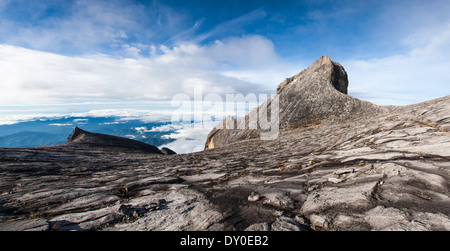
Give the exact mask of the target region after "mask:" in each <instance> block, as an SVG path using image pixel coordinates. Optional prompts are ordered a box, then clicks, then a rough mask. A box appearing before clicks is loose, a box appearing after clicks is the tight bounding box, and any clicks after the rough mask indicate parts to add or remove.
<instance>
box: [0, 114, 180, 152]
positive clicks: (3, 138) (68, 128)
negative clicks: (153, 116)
mask: <svg viewBox="0 0 450 251" xmlns="http://www.w3.org/2000/svg"><path fill="white" fill-rule="evenodd" d="M166 124H167V122H144V121H141V120H138V119H123V118H121V117H79V116H74V117H72V116H65V117H62V118H61V117H60V118H58V117H56V118H52V117H42V118H36V119H33V120H30V121H22V122H18V123H15V124H10V125H0V147H10V148H14V147H40V146H50V145H57V144H62V143H64V142H65V141H66V139H67V135H69V134H70V133H71V132H72V130H73V129H74V127H76V126H78V127H81V128H83V129H85V130H87V131H92V132H98V133H103V134H108V135H115V136H119V137H125V138H130V139H134V140H138V141H141V142H143V143H147V144H151V145H155V146H162V145H165V144H168V143H170V142H173V141H174V139H171V138H168V137H163V136H164V135H169V134H171V133H175V129H173V130H171V129H170V127H167V126H166V127H164V129H165V130H151V129H152V128H158V127H160V126H163V125H166ZM142 129H146V130H142Z"/></svg>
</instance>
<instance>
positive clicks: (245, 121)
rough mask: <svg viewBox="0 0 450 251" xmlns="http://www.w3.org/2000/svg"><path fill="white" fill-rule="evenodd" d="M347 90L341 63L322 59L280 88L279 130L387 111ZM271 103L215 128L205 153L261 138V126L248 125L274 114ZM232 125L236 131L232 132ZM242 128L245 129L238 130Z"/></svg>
mask: <svg viewBox="0 0 450 251" xmlns="http://www.w3.org/2000/svg"><path fill="white" fill-rule="evenodd" d="M347 87H348V77H347V73H346V71H345V69H344V68H343V67H342V66H341V65H340V64H339V63H336V62H333V61H331V59H330V58H329V57H328V56H323V57H321V58H320V59H318V60H317V61H315V62H314V63H313V64H312V65H311V66H309V67H308V68H307V69H305V70H303V71H302V72H300V73H299V74H297V75H295V76H293V77H291V78H288V79H286V80H285V81H283V82H282V83H281V84H280V85H279V86H278V88H277V98H278V103H279V104H278V110H277V112H278V114H279V115H278V120H279V128H278V129H279V130H285V129H292V128H297V127H302V126H308V125H311V124H318V123H321V121H323V120H327V121H334V122H335V123H339V122H341V121H345V120H348V119H349V118H352V119H354V118H357V117H361V116H366V117H370V116H376V115H377V114H379V113H382V112H383V111H385V109H383V108H382V107H378V106H376V105H373V104H371V103H369V102H366V101H362V100H359V99H356V98H353V97H350V96H348V95H347ZM271 102H273V98H272V99H269V100H268V101H267V102H265V103H263V104H262V105H261V106H260V107H258V108H255V109H254V110H252V111H251V112H250V113H249V114H248V115H247V116H246V117H245V118H240V119H233V118H227V119H226V120H225V121H223V122H222V123H220V126H221V128H222V129H217V128H214V129H213V130H212V131H211V132H210V134H209V135H208V138H207V140H206V143H205V149H212V148H218V147H222V146H226V145H227V144H229V143H232V142H237V141H240V140H247V139H253V138H260V136H261V132H262V131H264V130H263V129H266V128H264V127H263V128H260V127H259V124H258V125H257V127H256V126H253V127H252V126H251V122H249V121H252V119H251V118H256V117H258V116H261V114H260V113H259V111H260V110H262V109H264V108H266V109H267V113H268V114H271V113H272V110H271V109H272V106H271ZM263 113H264V112H263ZM267 116H268V117H271V116H270V115H267ZM258 120H259V117H258ZM258 123H259V121H258ZM227 125H228V126H227ZM229 125H234V127H233V128H232V129H231V130H230V127H229ZM239 125H242V126H241V127H238V126H239ZM236 128H244V129H236Z"/></svg>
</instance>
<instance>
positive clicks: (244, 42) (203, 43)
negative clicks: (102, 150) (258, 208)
mask: <svg viewBox="0 0 450 251" xmlns="http://www.w3.org/2000/svg"><path fill="white" fill-rule="evenodd" d="M449 13H450V1H447V0H442V1H439V0H431V1H414V0H408V1H402V0H395V1H389V0H386V1H370V0H369V1H355V0H354V1H348V0H347V1H345V0H340V1H331V0H314V1H312V0H311V1H300V0H298V1H288V0H284V1H275V0H271V1H269V0H258V1H256V0H255V1H251V0H241V1H237V0H236V1H235V0H227V1H214V0H208V1H206V0H203V1H200V0H197V1H195V0H191V1H176V0H165V1H162V0H160V1H157V0H155V1H133V0H110V1H106V0H72V1H68V0H48V1H39V0H35V1H29V0H0V76H2V77H1V78H2V80H1V81H0V88H1V89H2V92H1V93H0V115H2V116H3V117H4V118H5V117H8V119H14V118H16V117H20V116H19V115H24V114H26V115H27V116H31V115H30V114H31V113H34V114H42V113H46V114H50V113H64V112H66V113H68V112H72V111H73V110H76V112H83V111H84V112H87V111H90V110H94V109H97V110H102V109H111V104H112V103H113V104H115V105H114V106H113V107H114V108H115V107H118V106H119V107H121V108H122V109H130V110H133V109H135V110H136V109H141V110H142V109H144V108H143V107H142V104H145V103H146V102H150V103H151V102H157V101H161V100H165V101H167V100H170V99H171V98H172V97H173V96H174V95H176V94H178V93H186V94H188V95H190V96H192V89H193V87H194V86H201V87H202V90H203V92H204V94H208V93H218V94H225V93H230V92H231V93H243V94H248V93H259V92H270V91H272V92H273V91H274V90H275V88H276V86H277V85H278V84H279V83H280V82H282V81H283V79H284V78H287V77H290V76H292V75H294V74H296V73H298V72H300V71H301V70H302V69H304V68H306V67H307V66H308V65H310V64H311V63H312V62H313V61H315V60H316V59H318V58H319V57H320V56H321V55H328V56H330V57H331V59H332V60H334V61H337V62H340V63H341V64H342V65H343V66H344V67H345V68H346V70H347V72H348V74H349V78H350V86H349V94H350V95H352V96H355V97H358V98H361V99H364V100H368V101H372V102H375V103H378V104H393V105H405V104H412V103H417V102H421V101H425V100H428V99H431V98H437V97H442V96H445V95H449V94H450V87H449V86H450V85H449V81H450V71H449V70H448V69H450V60H449V58H450V57H449V56H450V14H449ZM118 103H120V105H117V104H118ZM152 104H153V103H152ZM152 107H154V106H152ZM4 120H7V119H4Z"/></svg>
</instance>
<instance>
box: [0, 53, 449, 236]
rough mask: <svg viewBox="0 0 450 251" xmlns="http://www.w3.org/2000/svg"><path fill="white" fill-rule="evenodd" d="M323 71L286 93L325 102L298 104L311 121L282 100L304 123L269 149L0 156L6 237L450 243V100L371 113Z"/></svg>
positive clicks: (232, 146)
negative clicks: (391, 237) (274, 237)
mask: <svg viewBox="0 0 450 251" xmlns="http://www.w3.org/2000/svg"><path fill="white" fill-rule="evenodd" d="M328 61H329V62H331V61H330V60H329V59H327V58H322V59H321V61H317V62H316V63H314V64H316V65H315V66H311V67H310V68H308V69H307V70H305V71H304V72H302V73H300V74H299V75H297V76H294V78H293V79H291V80H290V81H286V83H285V84H284V86H283V85H282V86H280V87H279V93H281V94H282V93H291V92H294V90H295V91H299V92H301V91H302V90H304V91H305V90H306V86H308V83H309V84H310V85H309V86H310V87H311V86H312V85H314V84H317V83H318V86H317V87H314V88H317V89H318V90H320V91H318V92H317V93H316V94H319V93H323V94H324V95H325V96H326V97H321V96H315V97H310V98H308V97H306V96H305V97H303V96H302V94H298V95H300V96H302V100H303V101H305V100H307V104H303V103H302V102H301V101H298V103H297V106H301V107H303V108H305V107H308V109H309V110H308V111H302V109H301V108H300V107H297V106H291V105H289V104H287V103H283V102H287V100H289V99H287V98H286V99H285V100H284V101H283V98H281V99H280V107H287V108H283V109H290V111H298V113H296V114H297V115H298V116H299V117H298V118H296V117H295V114H285V115H281V114H280V116H283V118H285V119H288V123H285V124H284V125H283V126H282V127H281V128H282V129H281V130H280V134H279V136H278V137H277V138H276V139H273V140H261V139H259V138H258V137H249V139H246V138H245V137H243V138H239V139H238V138H235V139H238V140H231V141H229V142H226V141H224V142H223V144H222V143H220V141H213V143H214V144H217V145H218V146H219V145H220V147H214V148H213V149H208V150H205V151H202V152H196V153H190V154H176V155H166V154H151V153H146V152H144V151H140V150H136V149H131V150H130V148H124V147H123V145H122V147H115V146H111V145H110V143H108V145H107V146H101V145H98V144H92V141H95V142H100V141H98V140H99V138H98V135H96V134H93V133H87V132H84V133H83V132H81V134H84V136H82V137H83V138H79V137H80V136H74V137H71V138H74V139H71V140H69V142H68V143H67V144H63V145H58V146H51V147H41V148H20V149H7V148H0V230H34V231H43V230H47V231H64V230H200V231H203V230H247V231H252V230H260V231H261V230H263V231H305V230H446V231H449V230H450V187H449V184H450V183H449V178H450V150H449V149H450V134H449V132H450V96H446V97H443V98H439V99H435V100H431V101H428V102H424V103H420V104H415V105H409V106H403V107H395V106H386V107H385V106H376V105H373V104H370V103H367V102H364V101H360V100H357V99H354V98H352V97H349V96H347V95H345V94H344V92H345V88H344V86H345V81H339V80H345V77H343V76H344V72H345V71H343V68H341V67H339V65H337V64H334V63H331V64H330V63H328ZM336 65H337V66H336ZM335 67H337V68H338V70H339V73H333V72H334V71H335V70H336V69H335ZM341 69H342V71H341ZM306 73H308V74H306ZM332 73H333V74H332ZM332 75H334V76H335V77H334V78H333V77H330V76H332ZM313 76H315V77H313ZM307 78H311V79H310V80H309V81H306V79H307ZM317 79H319V80H320V79H322V80H323V81H322V80H320V81H319V80H317ZM333 79H334V80H333ZM336 79H338V80H337V81H336ZM333 83H334V84H333ZM336 86H337V87H336ZM337 89H339V90H340V91H338V90H337ZM291 95H292V96H290V97H299V96H297V95H294V93H292V94H291ZM288 96H289V95H287V96H286V97H288ZM332 99H336V100H335V101H336V102H335V103H333V101H332ZM308 100H309V101H308ZM313 100H314V101H316V102H319V103H320V104H322V105H327V104H328V102H330V103H329V104H330V105H329V106H327V108H328V109H321V108H320V107H318V106H317V107H316V105H315V103H314V102H313ZM295 102H297V101H296V100H294V103H295ZM308 102H309V103H308ZM297 109H298V110H297ZM281 112H282V111H281ZM312 115H317V117H313V118H314V120H312V119H311V118H310V117H309V116H312ZM280 121H283V120H280ZM296 123H299V124H297V125H296ZM292 125H296V126H292ZM256 131H257V130H256ZM221 133H224V134H227V133H229V132H226V130H220V132H219V133H218V134H217V135H220V134H221ZM75 134H76V133H75ZM229 135H232V134H229ZM235 135H236V134H234V136H235ZM230 137H231V136H230ZM101 138H103V136H101ZM83 142H85V143H86V144H84V143H83ZM90 142H91V143H90ZM106 142H111V141H110V140H107V141H106ZM119 142H122V141H121V140H119ZM219 143H220V144H219Z"/></svg>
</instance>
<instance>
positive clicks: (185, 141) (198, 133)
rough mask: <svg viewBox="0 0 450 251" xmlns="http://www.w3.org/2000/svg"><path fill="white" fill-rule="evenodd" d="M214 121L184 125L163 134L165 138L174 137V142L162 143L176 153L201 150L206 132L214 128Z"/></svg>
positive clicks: (203, 146)
mask: <svg viewBox="0 0 450 251" xmlns="http://www.w3.org/2000/svg"><path fill="white" fill-rule="evenodd" d="M215 125H216V123H213V122H210V123H203V124H201V125H195V124H194V125H186V126H185V127H183V128H182V129H179V130H177V131H176V132H175V133H171V134H169V135H164V136H163V137H164V138H166V139H175V141H174V142H171V143H169V144H166V145H163V146H161V147H168V148H170V149H172V150H174V151H175V152H176V153H191V152H198V151H203V150H204V148H205V141H206V137H207V136H208V133H209V132H210V131H211V130H212V129H213V128H214V126H215Z"/></svg>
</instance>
